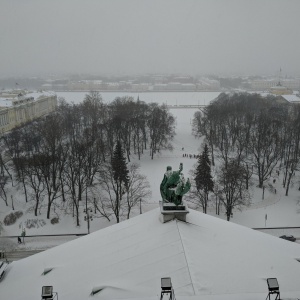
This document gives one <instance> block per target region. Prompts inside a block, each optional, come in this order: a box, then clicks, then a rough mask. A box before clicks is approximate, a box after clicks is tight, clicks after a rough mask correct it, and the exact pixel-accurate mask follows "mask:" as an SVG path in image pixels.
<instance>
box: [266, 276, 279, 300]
mask: <svg viewBox="0 0 300 300" xmlns="http://www.w3.org/2000/svg"><path fill="white" fill-rule="evenodd" d="M267 283H268V289H269V294H268V296H267V298H266V299H268V298H269V300H270V295H271V294H276V298H275V300H276V299H277V298H278V299H279V300H280V292H279V284H278V281H277V278H268V279H267Z"/></svg>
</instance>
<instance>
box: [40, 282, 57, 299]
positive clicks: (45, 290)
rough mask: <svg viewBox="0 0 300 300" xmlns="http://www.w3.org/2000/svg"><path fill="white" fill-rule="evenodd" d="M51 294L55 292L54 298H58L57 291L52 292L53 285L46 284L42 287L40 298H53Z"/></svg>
mask: <svg viewBox="0 0 300 300" xmlns="http://www.w3.org/2000/svg"><path fill="white" fill-rule="evenodd" d="M53 294H55V296H54V298H55V297H57V300H58V293H56V292H53V286H51V285H46V286H43V287H42V299H46V300H53V299H54V298H53Z"/></svg>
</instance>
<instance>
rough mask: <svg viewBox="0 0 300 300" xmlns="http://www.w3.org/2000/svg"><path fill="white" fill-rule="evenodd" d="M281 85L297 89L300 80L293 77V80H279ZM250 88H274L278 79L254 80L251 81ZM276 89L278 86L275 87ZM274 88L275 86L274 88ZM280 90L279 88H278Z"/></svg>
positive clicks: (299, 85) (263, 89) (258, 89)
mask: <svg viewBox="0 0 300 300" xmlns="http://www.w3.org/2000/svg"><path fill="white" fill-rule="evenodd" d="M280 84H281V86H283V87H286V88H287V89H290V90H298V89H299V87H300V81H299V80H296V79H293V80H281V81H280ZM250 85H251V89H252V90H254V91H265V90H269V89H271V88H274V87H276V86H277V85H278V81H277V80H275V79H272V80H267V79H265V80H254V81H252V82H251V84H250ZM277 89H278V88H277ZM275 90H276V88H275ZM278 90H280V88H279V89H278Z"/></svg>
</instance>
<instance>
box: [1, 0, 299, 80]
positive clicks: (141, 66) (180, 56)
mask: <svg viewBox="0 0 300 300" xmlns="http://www.w3.org/2000/svg"><path fill="white" fill-rule="evenodd" d="M299 32H300V1H299V0H0V54H1V55H0V76H2V77H3V76H8V75H21V76H23V75H41V74H67V73H98V74H106V73H110V74H142V73H182V74H191V75H195V74H207V73H209V74H270V75H272V74H276V72H277V73H278V70H279V68H280V67H281V68H282V72H283V75H288V76H289V75H300V68H299V67H300V39H299Z"/></svg>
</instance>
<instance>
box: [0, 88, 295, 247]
mask: <svg viewBox="0 0 300 300" xmlns="http://www.w3.org/2000/svg"><path fill="white" fill-rule="evenodd" d="M163 94H166V95H168V93H163ZM204 94H205V95H204V96H203V97H204V98H205V99H203V98H202V101H207V102H209V101H210V100H212V99H213V98H214V97H215V96H216V95H215V94H216V93H211V94H210V95H207V93H204ZM74 95H75V96H76V97H79V95H78V94H76V93H70V99H73V100H74V99H75V98H74V97H75V96H74ZM149 95H150V96H151V93H150V94H149ZM182 95H183V94H182ZM60 96H62V95H60ZM64 96H66V95H65V94H64ZM82 96H83V95H81V98H82ZM150 96H149V97H150ZM152 96H153V95H152ZM104 97H105V95H104ZM110 97H112V96H110ZM209 97H211V98H209ZM70 99H67V100H70ZM140 99H141V100H143V98H142V97H141V95H140ZM163 99H165V98H163ZM181 99H182V98H181ZM193 99H194V101H196V102H197V101H198V102H199V101H200V102H201V100H199V95H197V97H196V96H195V95H191V99H188V100H186V101H188V102H189V103H190V102H191V101H193ZM109 100H110V101H111V99H109ZM78 101H79V100H78V99H77V100H76V101H74V102H78ZM151 101H152V100H151ZM162 101H163V100H162ZM169 101H170V100H169ZM178 101H179V100H178ZM158 102H159V101H158ZM195 111H196V110H195V109H185V110H184V109H173V110H171V112H172V113H173V114H174V116H176V122H177V129H176V132H177V134H176V136H175V137H174V141H173V145H174V151H173V152H168V151H161V153H159V154H158V155H156V157H155V158H154V160H151V157H150V156H149V155H147V154H145V156H144V157H143V160H142V161H140V164H141V172H142V173H143V174H145V175H146V176H147V178H148V180H149V182H150V185H151V189H152V198H151V200H149V203H147V204H143V206H142V210H143V212H146V211H149V210H152V209H154V208H157V207H158V201H159V200H160V192H159V185H160V183H161V180H162V178H163V174H164V172H165V170H166V167H167V166H169V165H170V166H172V167H173V170H174V169H177V168H178V166H179V163H180V162H182V163H183V173H184V175H185V177H186V178H187V177H188V176H189V175H188V172H189V170H190V169H192V168H193V166H194V164H195V163H196V159H194V158H187V157H183V154H192V155H193V154H198V153H199V149H200V147H201V141H200V140H198V139H195V138H194V137H193V136H192V135H191V125H190V123H191V120H192V118H193V114H194V112H195ZM182 148H184V150H182ZM281 175H282V174H280V176H279V178H278V177H274V178H271V179H270V183H272V184H273V179H276V183H275V184H274V187H276V190H277V193H276V194H274V193H272V192H270V191H268V190H267V189H266V191H265V196H264V200H262V190H260V189H257V188H253V190H252V193H253V198H252V204H251V206H250V207H247V208H244V209H243V210H242V211H234V213H233V218H232V219H231V222H234V223H237V224H241V225H244V226H247V227H251V228H254V227H255V228H257V227H290V226H300V205H299V200H300V193H299V191H298V189H297V188H298V178H296V177H295V178H294V184H293V185H292V187H291V190H290V194H289V197H286V196H284V193H285V192H284V190H283V187H282V184H281V182H282V178H281ZM13 197H14V202H15V206H17V203H19V204H18V209H19V210H22V211H23V212H24V216H23V217H21V218H20V219H19V220H18V221H17V222H16V224H14V225H11V226H4V230H3V232H2V234H1V235H2V236H16V235H19V234H20V233H21V230H22V227H23V225H24V222H25V221H26V220H27V219H36V218H34V216H33V214H32V213H28V214H26V212H27V211H28V209H29V206H28V205H25V203H24V199H23V196H22V195H20V194H19V192H17V193H14V194H13ZM8 199H11V198H10V195H9V197H8ZM9 204H10V203H9ZM9 212H11V205H10V206H9V207H6V206H5V204H4V202H3V201H2V200H0V221H2V220H3V218H4V217H5V216H6V215H7V214H8V213H9ZM138 213H139V210H138V209H137V210H136V211H135V212H134V214H138ZM57 214H58V215H61V218H60V223H59V224H55V225H51V224H50V222H49V220H47V219H45V218H44V214H43V215H42V216H41V217H40V218H38V219H39V220H44V221H45V223H46V225H44V226H41V227H36V228H32V229H27V236H30V235H43V234H65V233H71V234H78V233H87V224H86V222H85V221H84V220H83V216H82V221H81V226H80V227H76V226H75V222H74V220H73V219H72V217H71V216H62V213H60V212H57ZM209 214H210V215H213V216H216V215H215V209H214V208H211V209H210V210H209ZM266 216H267V220H266ZM216 217H218V218H221V219H225V214H224V212H222V213H221V214H220V216H216ZM111 224H114V220H112V221H111V222H108V221H106V220H104V219H97V218H94V220H93V221H92V222H91V231H92V232H93V231H97V230H99V229H101V228H104V227H107V226H110V225H111ZM278 232H279V231H276V232H275V233H274V232H272V231H268V233H270V234H274V235H278ZM281 233H282V234H294V235H295V236H296V237H299V238H300V231H299V230H289V232H286V231H284V230H283V231H280V234H281ZM73 238H75V237H68V238H60V239H57V238H52V237H51V238H50V237H49V238H46V239H45V238H31V239H29V238H26V239H25V242H26V243H25V245H18V244H17V239H16V238H13V239H4V238H0V249H20V248H21V249H22V248H26V249H45V248H48V247H52V246H55V245H56V244H60V243H62V242H63V241H65V240H70V239H73Z"/></svg>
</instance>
